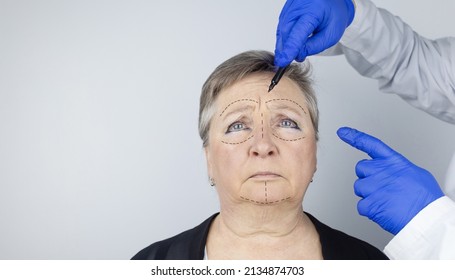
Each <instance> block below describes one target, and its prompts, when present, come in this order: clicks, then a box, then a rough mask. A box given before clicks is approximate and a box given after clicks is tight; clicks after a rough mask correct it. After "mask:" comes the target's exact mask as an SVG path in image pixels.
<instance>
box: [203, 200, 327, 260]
mask: <svg viewBox="0 0 455 280" xmlns="http://www.w3.org/2000/svg"><path fill="white" fill-rule="evenodd" d="M207 244H208V252H209V257H211V258H215V259H225V258H226V259H229V258H233V259H239V258H241V259H272V258H277V259H296V258H305V255H308V256H312V257H308V258H312V259H314V258H319V257H317V256H318V255H317V254H316V255H314V252H315V251H317V252H320V243H319V236H318V234H317V232H316V230H315V228H314V226H313V224H312V222H311V221H310V219H309V218H308V217H307V216H306V215H305V214H304V213H303V209H302V206H301V205H298V206H295V207H289V206H288V205H287V206H284V207H283V206H279V205H275V206H271V205H268V206H257V205H246V206H245V205H242V206H241V207H239V206H236V207H232V208H227V207H222V209H221V213H220V215H218V217H217V218H216V219H215V221H214V222H213V224H212V226H211V228H210V232H209V237H208V241H207ZM210 255H211V256H210ZM315 256H316V257H315ZM321 257H322V256H321Z"/></svg>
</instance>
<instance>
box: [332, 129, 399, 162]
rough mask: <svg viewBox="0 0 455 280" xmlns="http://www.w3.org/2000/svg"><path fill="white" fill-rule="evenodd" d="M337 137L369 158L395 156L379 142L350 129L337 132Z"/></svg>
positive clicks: (392, 151) (387, 147)
mask: <svg viewBox="0 0 455 280" xmlns="http://www.w3.org/2000/svg"><path fill="white" fill-rule="evenodd" d="M337 134H338V137H340V139H341V140H343V141H344V142H346V143H348V144H349V145H351V146H352V147H354V148H356V149H358V150H361V151H363V152H365V153H367V154H368V155H369V156H370V157H371V158H386V157H391V156H394V155H396V154H397V152H395V151H394V150H393V149H392V148H390V147H389V146H387V145H386V144H384V142H382V141H381V140H379V139H378V138H376V137H373V136H371V135H369V134H366V133H364V132H362V131H358V130H356V129H353V128H350V127H342V128H340V129H338V131H337Z"/></svg>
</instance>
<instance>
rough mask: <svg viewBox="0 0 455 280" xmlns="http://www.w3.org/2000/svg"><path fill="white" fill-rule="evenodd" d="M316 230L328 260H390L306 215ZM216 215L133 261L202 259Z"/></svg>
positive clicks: (157, 244) (163, 242) (370, 246)
mask: <svg viewBox="0 0 455 280" xmlns="http://www.w3.org/2000/svg"><path fill="white" fill-rule="evenodd" d="M306 214H307V215H308V217H309V218H310V220H311V221H312V222H313V224H314V226H315V227H316V231H317V232H318V234H319V240H320V242H321V247H322V256H323V258H324V259H325V260H387V259H388V258H387V256H386V255H384V254H383V253H382V252H381V251H380V250H378V249H377V248H375V247H374V246H372V245H370V244H368V243H366V242H365V241H362V240H360V239H357V238H355V237H352V236H350V235H347V234H345V233H343V232H341V231H338V230H335V229H332V228H330V227H328V226H326V225H325V224H323V223H321V222H320V221H318V220H317V219H316V218H315V217H313V216H311V215H310V214H308V213H306ZM217 215H218V213H216V214H214V215H212V216H211V217H210V218H208V219H207V220H205V221H204V222H203V223H202V224H200V225H198V226H197V227H195V228H193V229H190V230H187V231H184V232H182V233H180V234H178V235H176V236H174V237H171V238H168V239H165V240H162V241H158V242H156V243H153V244H152V245H150V246H148V247H146V248H144V249H142V250H141V251H140V252H139V253H137V254H136V255H135V256H134V257H133V258H132V260H202V259H203V258H204V249H205V243H206V242H207V235H208V233H209V228H210V225H211V223H212V221H213V220H214V219H215V217H216V216H217Z"/></svg>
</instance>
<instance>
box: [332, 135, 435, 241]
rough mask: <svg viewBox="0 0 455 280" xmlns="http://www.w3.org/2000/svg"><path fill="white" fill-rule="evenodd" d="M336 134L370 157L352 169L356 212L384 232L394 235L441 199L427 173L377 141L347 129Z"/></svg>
mask: <svg viewBox="0 0 455 280" xmlns="http://www.w3.org/2000/svg"><path fill="white" fill-rule="evenodd" d="M337 134H338V137H340V138H341V140H343V141H344V142H346V143H348V144H349V145H351V146H352V147H354V148H356V149H359V150H361V151H363V152H365V153H367V154H368V155H369V156H370V157H371V159H368V160H367V159H364V160H361V161H359V162H358V163H357V165H356V168H355V172H356V174H357V176H358V177H359V179H357V180H356V182H355V183H354V192H355V194H356V195H357V196H359V197H361V198H362V199H360V201H359V202H358V204H357V210H358V212H359V214H360V215H363V216H366V217H368V218H369V219H371V220H373V221H374V222H376V223H377V224H379V225H380V226H381V227H382V228H383V229H385V230H387V231H388V232H390V233H392V234H397V233H398V232H400V230H401V229H402V228H403V227H404V226H405V225H406V224H408V223H409V221H410V220H411V219H412V218H414V216H415V215H417V213H419V212H420V211H421V210H422V209H423V208H425V207H426V206H427V205H428V204H430V203H432V202H433V201H435V200H436V199H438V198H440V197H442V196H444V194H443V192H442V191H441V188H440V187H439V185H438V183H437V182H436V180H435V178H434V177H433V175H431V173H429V172H428V171H427V170H425V169H422V168H420V167H418V166H416V165H414V164H413V163H412V162H410V161H409V160H408V159H406V158H405V157H403V156H402V155H401V154H399V153H397V152H396V151H394V150H393V149H392V148H390V147H389V146H387V145H386V144H384V143H383V142H382V141H381V140H379V139H377V138H375V137H373V136H370V135H368V134H366V133H363V132H361V131H358V130H355V129H352V128H348V127H342V128H340V129H338V131H337Z"/></svg>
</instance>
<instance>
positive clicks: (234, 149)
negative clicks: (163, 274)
mask: <svg viewBox="0 0 455 280" xmlns="http://www.w3.org/2000/svg"><path fill="white" fill-rule="evenodd" d="M271 78H272V73H259V74H252V75H249V76H247V77H246V78H244V79H243V80H241V81H239V82H237V83H235V84H234V85H232V86H231V87H229V88H226V89H225V90H223V91H222V92H221V93H220V95H219V97H218V99H217V102H216V104H215V106H216V113H215V115H214V117H213V119H212V122H211V124H210V131H209V144H208V145H207V147H206V148H205V153H206V158H207V166H208V173H209V176H210V177H211V178H213V180H214V182H215V184H216V189H217V191H218V195H219V199H220V206H221V211H220V213H221V214H220V215H219V216H218V217H217V218H216V220H215V221H214V223H213V225H212V228H211V230H210V232H209V239H208V248H209V256H210V255H211V256H210V257H214V258H231V257H233V256H232V255H235V254H240V255H237V256H236V257H237V258H244V259H246V258H250V257H251V258H274V257H277V256H279V254H276V250H281V251H283V250H282V249H283V248H286V247H287V246H291V247H292V246H294V247H295V248H298V247H299V246H298V245H299V244H300V245H302V246H303V244H302V242H306V243H307V244H306V245H305V246H306V249H307V252H308V250H309V251H310V252H312V253H314V251H316V252H317V253H319V252H318V245H319V242H318V241H317V233H315V230H314V227H313V225H312V224H311V222H310V221H309V219H308V217H306V215H305V214H304V213H303V208H302V201H303V197H304V195H305V192H306V190H307V187H308V185H309V183H310V182H311V180H312V178H313V175H314V172H315V171H316V151H317V150H316V139H315V132H314V128H313V126H312V123H311V119H310V116H309V114H308V110H307V107H306V103H305V98H304V96H303V94H302V92H301V91H300V89H299V88H298V86H297V85H296V84H295V83H294V82H293V81H291V80H290V79H288V78H286V77H283V79H282V80H281V81H280V83H279V84H278V85H277V86H276V87H275V89H274V90H273V93H267V90H268V86H269V83H270V79H271ZM315 234H316V235H315ZM219 236H223V239H219V238H217V237H219ZM302 236H303V237H306V238H302ZM294 239H298V240H294ZM228 240H229V242H227V241H228ZM224 243H226V247H227V248H223V244H224ZM211 244H212V246H210V245H211ZM229 244H230V245H229ZM232 244H237V247H236V250H235V251H232V252H230V251H229V247H230V248H232V247H233V246H232ZM255 244H256V245H255ZM265 244H269V245H268V246H265ZM291 244H292V245H291ZM311 248H313V250H312V249H311ZM210 249H212V250H210ZM217 252H218V253H219V252H224V255H223V254H218V253H217ZM229 252H230V253H231V254H230V255H227V254H228V253H229ZM284 252H286V251H284ZM298 252H299V253H298V254H302V250H300V251H298ZM287 253H288V255H287V256H280V257H281V258H304V257H305V256H302V255H298V254H297V253H296V252H293V250H290V251H288V252H287ZM318 256H319V255H318V254H315V255H312V257H309V258H318ZM307 257H308V256H307Z"/></svg>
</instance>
